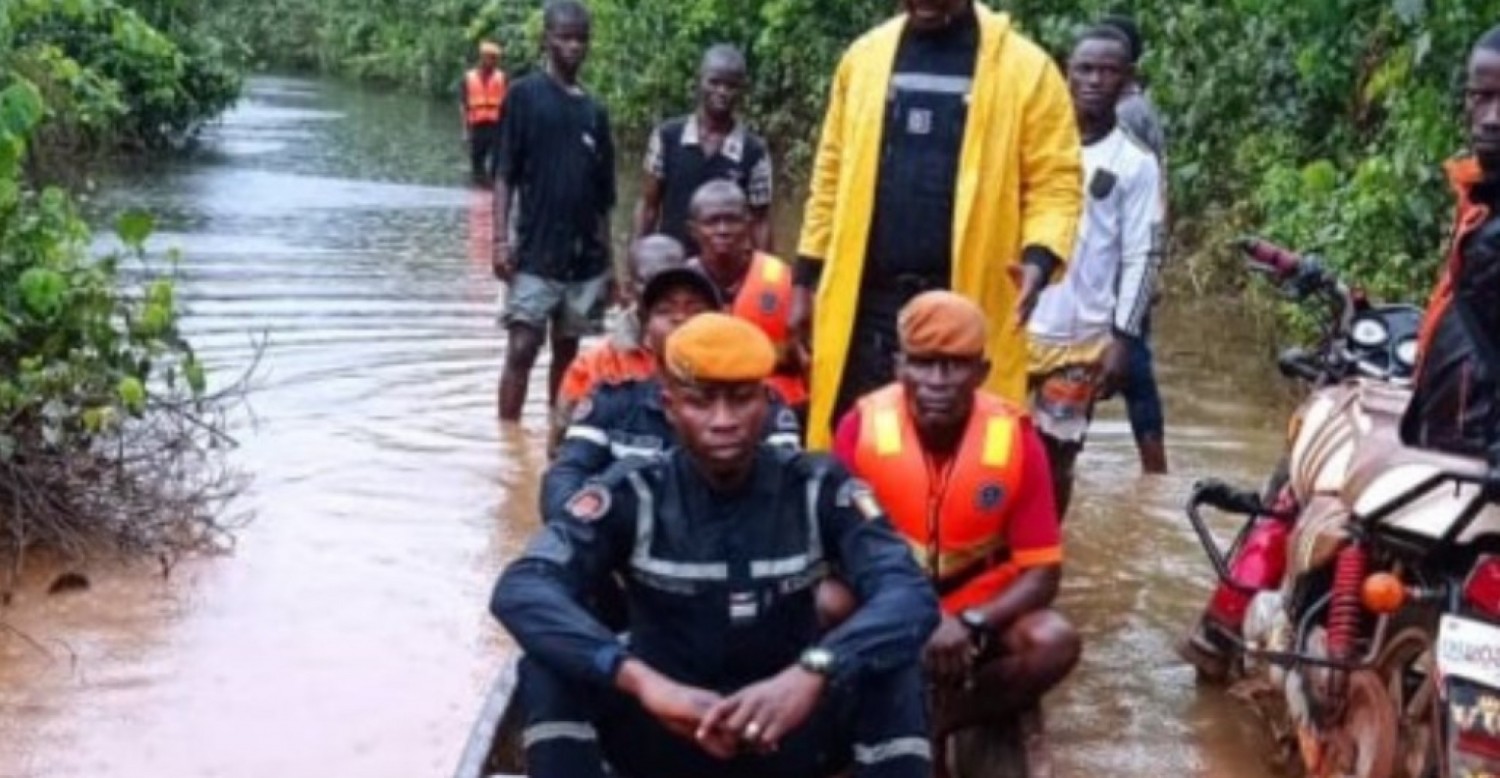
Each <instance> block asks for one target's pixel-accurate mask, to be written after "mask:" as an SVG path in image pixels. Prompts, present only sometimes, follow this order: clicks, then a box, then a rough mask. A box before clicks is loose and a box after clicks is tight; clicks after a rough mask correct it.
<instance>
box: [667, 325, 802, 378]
mask: <svg viewBox="0 0 1500 778" xmlns="http://www.w3.org/2000/svg"><path fill="white" fill-rule="evenodd" d="M665 351H666V354H665V360H664V361H665V363H666V368H667V372H669V373H671V375H672V377H673V378H676V379H677V380H679V381H686V382H689V383H695V382H698V381H733V382H741V381H745V382H748V381H763V380H765V379H766V377H767V376H769V375H771V371H773V370H775V369H776V348H775V347H774V346H772V345H771V339H770V338H767V337H766V334H765V333H764V332H761V330H760V328H759V327H757V326H755V325H754V324H751V323H750V322H748V321H745V320H744V319H741V318H739V317H736V316H730V315H728V314H723V313H700V314H698V315H697V316H694V317H693V318H691V319H688V320H687V321H686V322H685V323H683V325H682V326H681V327H678V328H677V329H676V330H675V331H674V332H673V333H672V334H671V335H669V336H667V344H666V349H665Z"/></svg>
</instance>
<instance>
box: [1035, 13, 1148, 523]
mask: <svg viewBox="0 0 1500 778" xmlns="http://www.w3.org/2000/svg"><path fill="white" fill-rule="evenodd" d="M1130 71H1131V65H1130V43H1129V41H1128V40H1127V39H1126V38H1125V36H1124V35H1123V34H1121V33H1120V32H1119V31H1118V30H1116V29H1114V28H1113V27H1105V26H1103V25H1100V26H1098V27H1095V28H1093V29H1090V30H1088V31H1087V32H1085V33H1083V35H1081V36H1080V37H1079V39H1078V42H1077V43H1076V44H1075V45H1074V47H1073V53H1072V55H1071V56H1070V57H1069V58H1068V88H1069V90H1071V92H1072V95H1073V102H1074V104H1075V105H1076V106H1077V111H1078V125H1079V127H1080V129H1081V130H1082V132H1083V144H1084V145H1083V168H1084V175H1085V184H1084V192H1083V194H1084V207H1083V224H1082V227H1081V229H1080V230H1079V235H1078V241H1077V243H1076V244H1075V248H1074V253H1073V258H1072V261H1071V262H1069V263H1068V271H1067V275H1066V276H1065V277H1064V278H1063V280H1062V282H1061V283H1059V284H1057V285H1055V286H1053V287H1051V288H1049V289H1047V290H1046V291H1045V292H1043V293H1042V296H1041V300H1040V301H1039V302H1038V303H1037V306H1036V312H1035V313H1034V314H1033V315H1032V317H1031V324H1030V334H1031V344H1030V387H1031V408H1032V412H1033V413H1034V414H1036V422H1037V427H1038V429H1040V430H1041V433H1042V439H1043V440H1044V441H1046V443H1047V451H1048V453H1049V454H1050V456H1051V459H1052V477H1053V480H1054V481H1055V483H1056V497H1057V507H1058V514H1059V515H1062V516H1065V515H1067V511H1068V504H1069V502H1070V501H1071V498H1072V493H1073V466H1074V463H1075V462H1076V461H1077V459H1078V454H1079V453H1080V452H1081V451H1082V450H1083V441H1084V436H1085V435H1086V433H1087V432H1088V427H1089V422H1090V421H1091V420H1092V419H1093V415H1094V401H1095V399H1096V397H1097V396H1098V395H1099V394H1100V393H1101V392H1110V391H1113V390H1116V389H1118V388H1119V386H1120V384H1121V382H1122V381H1124V379H1125V377H1126V376H1127V374H1128V368H1129V356H1130V348H1131V341H1132V340H1134V339H1138V338H1140V337H1141V326H1142V322H1144V320H1145V318H1146V313H1147V311H1149V310H1150V307H1151V290H1152V288H1153V286H1154V285H1155V278H1156V269H1157V266H1158V264H1159V262H1158V241H1157V235H1158V232H1159V229H1158V228H1159V224H1160V220H1161V213H1162V208H1161V173H1160V170H1159V169H1158V168H1157V166H1156V157H1155V156H1153V155H1152V154H1151V151H1150V150H1149V149H1147V148H1146V147H1145V146H1143V145H1141V144H1140V142H1139V141H1137V140H1135V139H1134V138H1132V137H1131V136H1130V135H1129V134H1127V133H1126V132H1125V131H1124V130H1123V129H1121V128H1120V126H1119V123H1118V121H1116V118H1115V105H1116V103H1118V102H1119V99H1120V93H1121V92H1122V91H1123V90H1124V88H1125V85H1126V84H1127V83H1129V80H1130Z"/></svg>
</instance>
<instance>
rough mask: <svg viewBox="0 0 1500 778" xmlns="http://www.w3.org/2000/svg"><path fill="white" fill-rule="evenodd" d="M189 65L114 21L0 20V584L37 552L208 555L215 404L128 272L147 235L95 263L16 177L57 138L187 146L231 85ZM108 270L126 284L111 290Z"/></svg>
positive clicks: (172, 305)
mask: <svg viewBox="0 0 1500 778" xmlns="http://www.w3.org/2000/svg"><path fill="white" fill-rule="evenodd" d="M191 62H192V58H191V57H189V56H188V55H187V54H185V53H183V50H182V49H181V48H179V47H177V46H176V45H175V44H174V43H173V42H172V40H171V39H169V38H168V37H166V36H165V35H164V34H163V33H161V32H160V31H159V30H158V29H157V28H155V27H154V26H152V25H151V24H149V23H148V22H147V21H145V19H144V18H143V17H141V16H139V15H137V14H136V13H134V12H133V11H130V10H128V9H126V8H124V7H122V6H120V5H117V4H114V3H108V2H93V0H65V1H64V2H58V1H57V0H37V1H34V0H17V1H16V2H12V3H10V4H7V5H5V6H4V7H3V8H0V63H3V64H4V65H5V67H4V68H3V69H0V559H6V560H9V561H10V562H11V563H12V564H11V566H9V567H8V568H7V570H8V571H10V572H14V569H15V567H16V566H18V564H19V560H20V558H21V557H22V555H23V554H24V552H25V551H26V549H28V548H29V547H32V546H34V545H38V544H41V545H45V546H48V547H50V548H53V549H61V550H63V551H68V552H73V553H81V552H83V551H86V550H87V549H89V548H91V547H93V546H96V545H97V544H98V543H100V542H101V541H104V542H109V543H112V544H113V545H114V546H116V547H125V548H129V549H136V550H141V551H149V552H151V553H155V554H162V555H168V554H169V553H170V552H171V551H173V550H176V549H183V548H189V547H198V546H200V545H201V544H202V543H204V542H206V541H211V540H213V539H214V536H215V534H216V533H214V532H213V530H215V529H216V528H217V523H216V519H215V511H214V508H215V507H216V505H215V501H216V499H217V498H218V497H222V496H224V495H226V494H228V493H229V492H231V491H232V486H233V478H232V477H231V476H230V474H228V473H226V472H225V471H224V470H222V469H221V468H219V467H218V466H217V463H216V462H215V461H214V457H213V456H212V454H211V449H213V448H214V447H215V446H217V445H218V444H219V443H221V442H222V440H223V439H222V437H221V433H220V431H219V429H220V421H219V414H220V412H221V411H222V409H223V408H224V407H225V405H224V403H223V397H216V396H209V394H208V392H207V385H206V377H205V374H204V368H203V365H202V364H201V363H200V362H199V361H198V359H197V358H196V356H195V355H194V353H193V350H192V348H191V347H190V346H189V345H188V343H187V342H186V341H185V340H184V339H183V338H182V337H181V336H180V334H179V333H178V329H177V320H178V315H179V306H178V304H177V301H176V298H175V291H174V286H173V283H172V281H171V277H170V274H169V273H168V274H159V273H151V272H149V268H147V270H148V272H145V273H142V272H139V270H140V269H141V265H142V263H144V261H145V258H144V251H143V246H144V241H145V240H146V238H147V236H148V235H149V234H150V232H151V230H152V219H151V217H149V216H148V215H146V214H142V213H130V214H127V215H124V216H122V217H120V219H119V220H118V223H117V224H116V232H117V236H118V239H119V241H120V243H121V245H122V246H123V248H124V251H123V253H122V255H116V256H109V257H104V258H98V257H95V256H93V255H92V254H91V251H90V247H91V241H92V235H91V231H90V229H89V227H88V225H87V224H85V223H84V221H83V220H82V219H81V218H80V217H79V215H78V213H77V211H76V210H75V208H74V205H73V202H72V199H71V198H70V197H69V195H67V194H66V193H65V192H63V191H62V190H60V189H57V188H40V189H39V188H37V187H35V186H33V185H32V184H31V183H30V182H29V180H28V178H27V177H26V176H25V175H23V173H24V172H25V171H24V167H25V162H26V160H27V159H28V158H30V155H31V154H32V153H33V152H34V151H35V150H36V149H38V148H43V147H45V144H48V143H56V142H58V141H59V139H60V138H61V139H69V140H78V139H81V138H84V137H88V138H95V139H98V140H106V139H117V140H134V141H138V142H141V143H158V142H165V141H166V140H168V139H169V138H170V137H172V136H175V135H178V134H180V133H183V132H186V131H188V130H189V129H190V128H191V125H192V123H194V122H196V121H201V120H202V119H203V118H206V117H208V116H210V115H211V111H215V110H218V108H220V107H222V105H223V103H224V102H225V101H226V100H228V99H229V98H230V97H231V96H232V89H233V86H234V83H235V78H234V76H233V75H232V74H231V73H229V72H228V71H223V72H222V73H220V72H219V71H215V70H212V69H211V68H210V69H200V68H197V67H195V66H193V65H191V64H190V63H191ZM54 101H56V102H54ZM122 260H129V261H130V262H131V263H132V266H133V269H134V270H135V271H137V272H133V273H132V274H130V275H129V276H127V275H125V274H123V273H121V272H120V263H121V261H122ZM4 588H6V587H5V586H4V585H3V579H0V589H4Z"/></svg>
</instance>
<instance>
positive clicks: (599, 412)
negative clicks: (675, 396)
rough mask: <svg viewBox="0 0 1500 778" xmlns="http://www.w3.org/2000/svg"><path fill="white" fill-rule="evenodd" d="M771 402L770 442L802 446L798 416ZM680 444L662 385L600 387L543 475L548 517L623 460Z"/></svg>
mask: <svg viewBox="0 0 1500 778" xmlns="http://www.w3.org/2000/svg"><path fill="white" fill-rule="evenodd" d="M770 398H771V409H770V412H769V413H768V414H767V415H766V429H765V437H764V440H765V442H767V443H770V444H771V445H774V446H780V447H782V448H788V449H792V450H796V449H798V448H800V447H801V441H802V431H801V428H800V427H799V426H798V424H797V415H796V414H795V413H793V412H792V410H791V409H790V408H788V407H786V405H784V404H782V402H781V401H780V400H779V399H777V397H776V394H775V393H774V392H771V393H770ZM676 444H677V435H676V433H675V432H673V430H672V425H671V424H670V423H668V422H667V412H666V411H665V410H662V407H661V384H660V383H658V382H657V381H656V380H655V379H651V380H646V381H624V382H621V383H618V384H605V385H601V386H599V387H598V388H596V389H595V390H594V391H593V392H591V393H590V394H589V396H588V397H587V398H585V399H584V400H583V401H582V402H580V403H579V404H578V405H577V407H575V408H574V409H573V418H572V420H571V421H570V423H569V424H568V429H567V431H566V432H564V433H563V441H562V444H561V445H560V446H558V449H557V458H556V459H554V460H553V461H552V465H551V466H550V467H548V468H547V472H546V473H545V474H543V475H542V492H541V500H542V505H541V507H542V514H543V515H544V516H545V515H548V513H549V512H550V511H551V510H552V509H554V508H556V507H559V506H561V505H562V503H563V502H565V501H567V499H568V498H569V497H572V496H573V493H574V492H576V491H578V489H579V488H580V487H582V486H583V484H584V482H585V481H587V480H588V479H589V478H592V477H593V476H596V475H599V474H601V473H603V472H604V471H605V470H608V469H609V467H610V465H613V464H614V463H615V462H616V461H617V460H620V459H624V458H626V457H633V456H634V457H650V456H656V455H658V454H660V453H662V452H663V451H666V450H667V448H669V447H671V446H674V445H676Z"/></svg>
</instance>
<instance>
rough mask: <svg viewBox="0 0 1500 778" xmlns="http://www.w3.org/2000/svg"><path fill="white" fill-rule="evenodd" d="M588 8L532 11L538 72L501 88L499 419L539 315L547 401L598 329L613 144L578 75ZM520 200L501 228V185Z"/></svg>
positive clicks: (605, 291)
mask: <svg viewBox="0 0 1500 778" xmlns="http://www.w3.org/2000/svg"><path fill="white" fill-rule="evenodd" d="M589 28H590V22H589V14H588V10H587V9H586V8H584V7H583V5H582V4H581V3H579V2H577V1H576V0H553V2H550V3H548V5H547V7H546V10H545V12H544V15H543V33H544V34H543V40H544V43H545V48H546V53H547V61H546V66H545V68H544V71H543V72H540V73H533V74H531V75H528V76H526V77H525V78H522V79H521V80H519V81H517V82H516V83H515V85H514V86H512V87H511V90H510V93H509V94H508V95H507V97H506V105H505V116H504V118H503V120H502V121H501V127H500V134H501V141H500V161H499V165H498V175H497V177H496V181H495V236H496V238H495V255H494V269H495V277H496V278H498V279H500V280H501V281H504V282H506V283H508V284H509V285H510V286H509V293H508V294H507V296H506V300H505V310H504V312H503V314H502V322H503V323H504V325H505V330H506V337H507V344H506V350H505V367H504V371H503V372H502V373H501V376H500V403H499V404H500V419H501V421H517V420H519V419H520V417H521V408H522V406H523V405H524V404H525V402H526V383H527V378H528V376H529V375H530V373H531V368H532V365H534V364H535V363H536V357H537V352H538V351H540V350H541V346H542V341H543V339H544V338H545V336H546V333H547V330H548V327H549V324H550V327H551V331H552V367H551V375H550V376H549V378H550V380H549V382H548V388H549V390H550V391H549V402H550V403H552V404H553V405H555V404H556V401H557V388H558V385H559V384H560V383H561V381H562V376H563V373H564V372H566V371H567V369H568V364H569V363H571V362H572V361H573V357H574V356H575V355H576V354H577V353H578V341H579V338H581V337H582V336H584V335H588V334H592V333H594V332H596V331H598V329H599V324H600V321H601V319H602V318H603V314H604V308H605V306H606V305H607V304H608V302H609V299H610V297H611V296H612V294H613V287H614V284H613V283H612V281H611V279H612V275H611V267H610V261H609V260H610V254H609V244H610V243H609V212H610V209H611V208H613V207H614V205H615V150H614V141H613V139H612V137H611V134H610V128H609V115H608V113H606V112H605V110H604V106H602V105H600V104H599V103H598V102H597V101H595V100H594V99H593V98H592V97H590V96H589V95H588V94H587V93H586V92H585V91H584V90H583V87H582V86H580V85H579V83H578V71H579V69H580V68H581V67H582V66H583V62H584V59H585V58H586V57H587V55H588V48H589ZM512 192H515V193H516V194H517V195H518V196H519V200H520V208H519V210H520V214H519V219H518V220H517V222H516V225H515V227H516V229H515V230H514V233H515V237H516V240H515V243H514V244H512V243H511V240H510V236H511V232H512V230H511V229H510V226H511V223H510V215H511V214H510V211H511V193H512Z"/></svg>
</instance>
